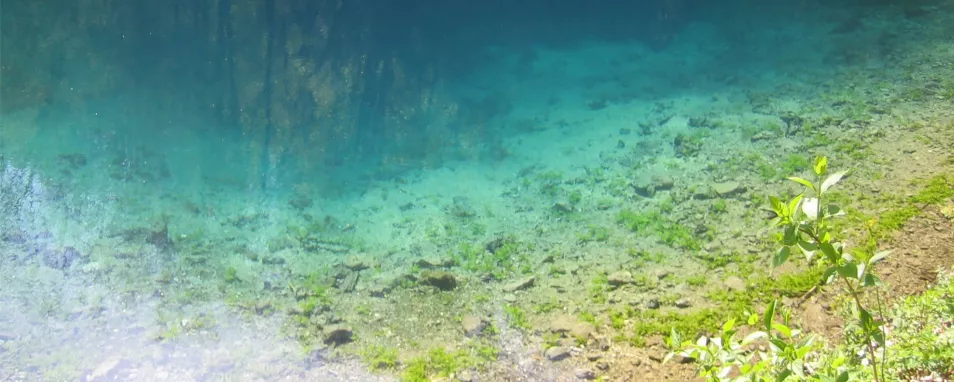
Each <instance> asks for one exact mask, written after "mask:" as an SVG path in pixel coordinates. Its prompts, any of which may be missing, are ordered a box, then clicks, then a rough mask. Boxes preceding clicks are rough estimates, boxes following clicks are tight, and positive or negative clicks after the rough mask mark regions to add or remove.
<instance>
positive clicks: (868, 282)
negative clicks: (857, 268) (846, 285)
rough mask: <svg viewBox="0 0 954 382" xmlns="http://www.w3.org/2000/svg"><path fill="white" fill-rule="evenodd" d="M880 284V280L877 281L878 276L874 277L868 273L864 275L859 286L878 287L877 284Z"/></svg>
mask: <svg viewBox="0 0 954 382" xmlns="http://www.w3.org/2000/svg"><path fill="white" fill-rule="evenodd" d="M880 283H881V279H879V278H878V276H875V275H873V274H871V273H868V274H866V275H865V278H864V280H862V284H861V285H863V286H866V287H869V286H875V285H878V284H880Z"/></svg>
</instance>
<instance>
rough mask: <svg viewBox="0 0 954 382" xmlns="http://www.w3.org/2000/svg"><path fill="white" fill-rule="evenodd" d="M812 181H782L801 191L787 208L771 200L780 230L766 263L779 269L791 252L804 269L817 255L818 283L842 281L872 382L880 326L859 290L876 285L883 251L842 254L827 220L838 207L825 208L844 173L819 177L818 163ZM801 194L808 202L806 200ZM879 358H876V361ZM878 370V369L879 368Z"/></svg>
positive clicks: (823, 169) (824, 168)
mask: <svg viewBox="0 0 954 382" xmlns="http://www.w3.org/2000/svg"><path fill="white" fill-rule="evenodd" d="M812 169H813V170H814V173H815V177H816V181H815V182H811V181H808V180H806V179H803V178H798V177H789V178H788V179H790V180H792V181H794V182H796V183H799V184H801V185H803V186H804V187H805V192H803V193H801V194H799V195H798V196H795V197H794V198H793V199H792V200H790V201H789V202H788V203H785V202H782V201H781V200H779V199H778V198H775V197H772V198H770V199H771V204H772V210H773V211H774V212H775V214H776V215H777V217H776V218H775V226H776V227H778V228H781V229H782V232H783V233H784V234H783V238H782V241H781V244H782V246H781V247H780V248H779V250H778V251H776V254H775V257H774V259H773V260H772V264H773V266H776V267H777V266H780V265H782V264H784V263H785V262H786V261H788V258H789V256H791V254H792V252H793V251H794V250H798V251H800V252H801V253H802V254H803V255H804V256H805V260H806V261H807V262H808V263H812V261H813V260H815V259H816V255H818V254H819V253H820V254H821V255H822V256H821V260H822V261H823V263H824V264H825V265H826V266H827V268H826V269H825V272H824V275H823V276H822V277H823V280H825V282H826V283H828V284H831V283H833V282H836V280H841V281H842V283H841V284H842V287H843V290H844V292H845V293H846V294H847V296H848V297H849V298H850V299H851V301H852V302H853V306H852V308H853V310H854V314H855V316H856V317H855V321H854V322H853V323H851V326H852V328H853V329H857V330H858V331H859V332H860V336H861V339H862V344H863V345H862V346H863V347H864V348H865V350H866V351H865V356H866V357H867V358H868V361H869V366H870V367H871V371H872V378H873V379H874V381H876V382H877V381H880V380H881V379H882V377H883V376H882V375H881V371H882V370H880V368H882V367H883V365H884V364H883V363H879V362H878V361H879V359H878V357H879V355H878V353H877V352H876V351H875V347H876V346H878V347H880V348H881V349H882V350H883V348H884V345H885V331H884V323H883V322H882V320H880V319H876V318H875V316H874V315H872V313H871V311H870V310H869V308H868V307H867V306H866V304H865V303H864V301H863V295H864V290H865V289H866V288H869V287H872V286H875V285H877V284H878V283H879V282H880V280H879V279H878V277H877V276H875V274H874V272H873V271H874V266H875V264H877V263H878V262H879V261H880V260H882V259H884V258H885V257H886V256H887V255H888V253H889V251H882V252H878V253H876V254H874V255H870V256H868V255H867V254H865V253H860V255H861V256H856V255H859V253H856V255H852V254H851V253H849V252H847V251H846V248H845V245H844V243H842V242H840V241H839V240H840V238H839V237H838V236H840V232H836V231H835V230H834V229H832V224H831V223H830V220H831V219H833V218H835V217H837V216H841V215H844V212H843V211H842V210H841V208H840V207H838V206H837V205H834V204H828V205H826V204H825V203H826V201H827V200H826V199H825V196H826V193H827V191H828V190H829V189H830V188H831V187H833V186H834V185H835V184H837V183H838V182H839V181H840V180H841V179H842V177H844V176H845V174H847V171H841V172H837V173H834V174H831V175H829V176H827V178H824V181H823V180H822V178H823V177H825V176H826V175H827V173H828V159H827V158H825V157H818V158H816V159H815V163H814V165H813V168H812ZM806 193H808V194H810V195H813V196H814V197H809V198H806V197H805V195H806ZM883 360H884V354H883V353H882V354H881V361H883ZM879 365H880V366H879Z"/></svg>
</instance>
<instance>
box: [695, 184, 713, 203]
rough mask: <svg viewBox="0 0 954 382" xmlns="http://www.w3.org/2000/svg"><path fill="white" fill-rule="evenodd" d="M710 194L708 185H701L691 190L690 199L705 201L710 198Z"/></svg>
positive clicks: (710, 189)
mask: <svg viewBox="0 0 954 382" xmlns="http://www.w3.org/2000/svg"><path fill="white" fill-rule="evenodd" d="M712 193H713V191H712V188H710V187H709V186H708V185H705V184H702V185H699V186H696V187H695V189H693V190H692V198H693V199H699V200H705V199H709V198H711V197H712Z"/></svg>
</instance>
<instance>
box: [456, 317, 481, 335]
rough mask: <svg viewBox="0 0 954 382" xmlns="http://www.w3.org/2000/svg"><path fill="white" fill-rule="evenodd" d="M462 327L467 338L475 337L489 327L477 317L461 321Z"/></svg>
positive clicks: (465, 318)
mask: <svg viewBox="0 0 954 382" xmlns="http://www.w3.org/2000/svg"><path fill="white" fill-rule="evenodd" d="M460 326H461V329H463V330H464V335H466V336H467V337H474V336H476V335H478V334H480V332H481V331H483V330H484V328H485V327H486V326H487V323H486V322H484V320H482V319H481V318H480V317H477V316H465V317H464V318H463V319H462V320H461V321H460Z"/></svg>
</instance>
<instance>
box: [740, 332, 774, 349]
mask: <svg viewBox="0 0 954 382" xmlns="http://www.w3.org/2000/svg"><path fill="white" fill-rule="evenodd" d="M760 338H768V333H766V332H763V331H757V332H754V333H752V334H749V335H747V336H745V338H743V339H742V346H745V345H748V344H750V343H752V341H755V340H757V339H760Z"/></svg>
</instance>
